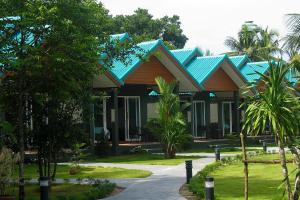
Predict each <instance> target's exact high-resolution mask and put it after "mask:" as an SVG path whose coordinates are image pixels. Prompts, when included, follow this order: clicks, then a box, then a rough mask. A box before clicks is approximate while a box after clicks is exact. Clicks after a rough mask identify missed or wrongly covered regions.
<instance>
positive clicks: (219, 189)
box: [211, 154, 294, 200]
mask: <svg viewBox="0 0 300 200" xmlns="http://www.w3.org/2000/svg"><path fill="white" fill-rule="evenodd" d="M288 157H291V155H288ZM278 158H279V157H278V155H277V154H274V155H263V156H258V157H257V158H252V159H256V160H265V159H278ZM288 167H289V171H290V172H291V171H293V169H294V166H293V165H292V164H289V165H288ZM243 169H244V168H243V164H242V163H239V164H233V165H227V166H223V167H220V168H218V169H217V170H216V171H215V172H213V173H212V174H211V175H212V176H213V177H214V178H215V191H216V196H217V199H222V200H243V199H244V198H243V189H244V185H243V184H244V182H243V181H244V173H243ZM293 177H294V176H293V175H291V178H292V179H293ZM282 180H283V178H282V176H281V168H280V165H279V164H249V197H250V198H249V200H279V199H282V194H283V190H282V189H278V187H279V186H280V185H281V183H282Z"/></svg>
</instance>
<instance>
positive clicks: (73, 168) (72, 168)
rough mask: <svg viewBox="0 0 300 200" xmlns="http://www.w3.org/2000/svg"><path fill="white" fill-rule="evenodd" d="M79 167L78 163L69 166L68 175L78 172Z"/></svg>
mask: <svg viewBox="0 0 300 200" xmlns="http://www.w3.org/2000/svg"><path fill="white" fill-rule="evenodd" d="M80 170H81V168H80V166H79V165H75V166H71V167H70V169H69V174H70V175H76V174H78V173H79V172H80Z"/></svg>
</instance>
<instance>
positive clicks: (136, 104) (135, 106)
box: [125, 97, 141, 141]
mask: <svg viewBox="0 0 300 200" xmlns="http://www.w3.org/2000/svg"><path fill="white" fill-rule="evenodd" d="M125 112H126V114H125V116H126V119H125V139H126V140H127V141H130V140H140V138H139V136H138V135H139V134H140V132H141V119H140V118H141V116H140V98H139V97H125Z"/></svg>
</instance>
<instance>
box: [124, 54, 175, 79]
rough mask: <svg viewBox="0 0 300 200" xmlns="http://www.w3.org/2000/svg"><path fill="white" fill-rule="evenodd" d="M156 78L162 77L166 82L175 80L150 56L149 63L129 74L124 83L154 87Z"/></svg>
mask: <svg viewBox="0 0 300 200" xmlns="http://www.w3.org/2000/svg"><path fill="white" fill-rule="evenodd" d="M157 76H161V77H163V78H164V79H165V80H166V81H167V82H171V81H173V80H175V77H174V76H173V75H172V74H171V72H170V71H169V70H168V69H167V68H166V67H165V66H164V65H163V64H162V63H161V62H160V61H159V60H158V59H157V58H156V57H155V56H151V57H150V59H149V61H146V62H144V63H143V64H142V65H140V66H138V67H137V68H136V69H135V70H134V71H133V72H131V74H130V75H129V76H128V77H127V78H126V79H125V83H126V84H146V85H155V84H156V83H155V78H156V77H157Z"/></svg>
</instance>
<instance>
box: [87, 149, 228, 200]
mask: <svg viewBox="0 0 300 200" xmlns="http://www.w3.org/2000/svg"><path fill="white" fill-rule="evenodd" d="M197 155H199V154H197ZM201 156H204V155H201ZM205 156H206V157H205V158H201V159H199V160H193V174H196V173H197V172H198V171H200V170H201V169H203V168H204V167H205V166H206V165H208V164H210V163H212V162H214V161H215V158H214V154H206V155H205ZM226 156H228V155H226ZM81 165H85V166H104V167H108V166H109V167H121V168H127V169H141V170H148V171H151V172H152V173H153V174H152V175H151V176H149V177H147V178H137V179H109V180H110V181H111V182H114V183H116V184H117V185H118V186H121V187H125V188H126V189H125V190H124V191H123V192H121V193H119V194H117V195H115V196H112V197H108V198H106V200H185V198H184V197H182V196H181V195H180V194H179V189H180V187H181V186H182V185H183V184H184V183H185V182H186V171H185V164H184V163H182V164H180V165H176V166H162V165H135V164H112V163H85V164H81Z"/></svg>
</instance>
